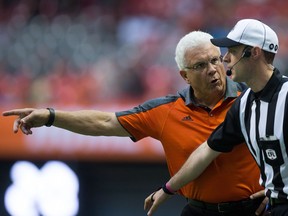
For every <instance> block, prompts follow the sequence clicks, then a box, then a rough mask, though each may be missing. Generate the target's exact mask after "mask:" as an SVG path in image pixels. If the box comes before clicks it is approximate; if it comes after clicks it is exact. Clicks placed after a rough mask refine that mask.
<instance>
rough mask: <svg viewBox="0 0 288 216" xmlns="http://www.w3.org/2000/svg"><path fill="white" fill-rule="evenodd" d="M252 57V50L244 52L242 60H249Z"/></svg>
mask: <svg viewBox="0 0 288 216" xmlns="http://www.w3.org/2000/svg"><path fill="white" fill-rule="evenodd" d="M250 56H251V49H247V50H244V52H243V54H242V56H241V58H249V57H250Z"/></svg>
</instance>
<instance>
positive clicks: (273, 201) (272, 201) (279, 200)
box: [269, 198, 288, 206]
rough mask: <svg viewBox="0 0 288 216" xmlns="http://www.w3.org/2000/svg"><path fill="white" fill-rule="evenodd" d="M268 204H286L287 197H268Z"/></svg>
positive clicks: (287, 202)
mask: <svg viewBox="0 0 288 216" xmlns="http://www.w3.org/2000/svg"><path fill="white" fill-rule="evenodd" d="M269 202H270V205H271V206H275V205H283V204H286V205H287V204H288V199H284V198H270V199H269Z"/></svg>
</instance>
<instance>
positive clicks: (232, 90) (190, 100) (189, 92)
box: [178, 77, 243, 106]
mask: <svg viewBox="0 0 288 216" xmlns="http://www.w3.org/2000/svg"><path fill="white" fill-rule="evenodd" d="M238 85H239V84H238V83H236V82H234V81H232V80H231V79H230V78H229V77H226V92H225V95H224V100H226V99H227V98H236V97H237V91H238V90H239V89H238V87H239V86H238ZM242 87H243V86H242ZM178 94H179V95H180V97H181V98H182V99H183V100H184V101H185V104H186V106H189V105H195V106H196V105H197V103H196V101H195V99H194V91H193V88H192V87H191V86H188V87H186V88H185V89H183V90H181V91H179V92H178Z"/></svg>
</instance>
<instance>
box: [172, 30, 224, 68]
mask: <svg viewBox="0 0 288 216" xmlns="http://www.w3.org/2000/svg"><path fill="white" fill-rule="evenodd" d="M212 38H213V37H212V35H210V34H208V33H206V32H202V31H192V32H190V33H188V34H186V35H185V36H184V37H182V38H181V39H180V41H179V42H178V44H177V47H176V50H175V61H176V63H177V66H178V68H179V70H184V69H185V67H186V61H185V53H186V51H187V49H191V48H195V47H198V46H199V45H201V44H207V43H211V41H210V39H212ZM219 51H220V48H219Z"/></svg>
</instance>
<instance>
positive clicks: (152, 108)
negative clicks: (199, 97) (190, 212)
mask: <svg viewBox="0 0 288 216" xmlns="http://www.w3.org/2000/svg"><path fill="white" fill-rule="evenodd" d="M240 89H241V85H240V84H236V83H234V82H233V81H231V80H230V79H227V90H226V93H225V98H223V100H221V101H219V102H218V103H217V105H216V106H215V107H214V108H213V109H212V110H209V109H208V108H205V107H201V106H199V105H197V104H196V103H195V102H194V101H193V90H192V88H187V89H184V90H183V91H182V92H179V95H177V96H166V97H163V98H157V99H154V100H150V101H147V102H145V103H144V104H142V105H140V106H138V107H135V108H133V109H131V110H127V111H123V112H117V113H116V116H117V118H118V120H119V122H120V123H121V124H122V126H123V127H124V128H125V129H126V130H127V131H128V132H129V133H130V134H131V136H132V137H131V138H132V140H134V141H138V140H140V139H142V138H144V137H148V136H150V137H153V138H155V139H157V140H159V141H160V142H161V143H162V146H163V149H164V151H165V155H166V161H167V165H168V169H169V172H170V175H171V176H173V175H174V174H175V173H176V172H177V171H178V170H179V169H180V168H181V167H182V165H183V164H184V162H185V161H186V160H187V159H188V157H189V156H190V154H191V152H193V151H194V150H195V149H196V148H197V147H198V146H199V145H201V144H202V143H203V142H204V141H206V140H207V138H208V137H209V135H210V134H211V133H212V131H213V130H214V129H215V128H216V127H217V126H218V125H219V124H220V123H221V122H222V121H223V120H224V118H225V115H226V112H227V111H228V109H229V108H230V107H231V105H232V103H233V102H234V100H235V98H236V97H237V95H239V94H240ZM259 175H260V172H259V168H258V166H257V165H256V163H255V161H254V159H253V158H252V156H251V154H250V153H249V150H248V148H247V146H246V145H245V144H241V145H239V146H237V147H236V148H234V149H233V151H232V152H230V153H223V154H221V155H220V156H219V157H218V158H216V159H215V160H214V161H213V162H212V164H210V166H209V167H208V168H207V169H206V170H205V171H204V172H203V173H202V174H201V175H200V176H199V177H198V178H197V179H196V180H194V181H192V182H191V183H189V184H188V185H186V186H184V187H183V188H181V189H180V191H179V193H180V194H182V195H183V196H184V197H187V198H191V199H197V200H201V201H205V202H210V203H218V202H227V201H237V200H241V199H245V198H248V197H249V196H250V195H251V194H253V193H255V192H257V191H260V190H262V189H263V188H262V187H261V186H260V185H259V183H258V180H259Z"/></svg>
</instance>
